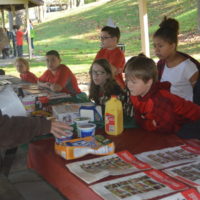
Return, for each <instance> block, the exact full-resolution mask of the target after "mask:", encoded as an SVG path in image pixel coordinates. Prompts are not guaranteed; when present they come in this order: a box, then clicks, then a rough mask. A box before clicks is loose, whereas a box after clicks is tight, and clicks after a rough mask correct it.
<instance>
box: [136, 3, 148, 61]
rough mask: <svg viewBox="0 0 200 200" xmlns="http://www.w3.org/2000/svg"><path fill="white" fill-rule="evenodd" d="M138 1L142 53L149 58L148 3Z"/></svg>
mask: <svg viewBox="0 0 200 200" xmlns="http://www.w3.org/2000/svg"><path fill="white" fill-rule="evenodd" d="M138 1H139V2H138V3H139V17H140V28H141V44H142V52H143V53H144V54H145V55H146V56H148V57H149V56H150V49H149V28H148V15H147V1H146V0H138Z"/></svg>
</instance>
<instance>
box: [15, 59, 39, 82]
mask: <svg viewBox="0 0 200 200" xmlns="http://www.w3.org/2000/svg"><path fill="white" fill-rule="evenodd" d="M14 65H15V66H16V69H17V71H18V72H19V73H20V78H21V79H22V80H23V81H26V82H30V83H37V81H38V78H37V77H36V76H35V74H33V73H32V72H30V71H29V63H28V61H27V60H25V59H24V58H17V59H16V60H15V63H14Z"/></svg>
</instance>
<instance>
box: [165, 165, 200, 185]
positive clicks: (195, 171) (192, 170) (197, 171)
mask: <svg viewBox="0 0 200 200" xmlns="http://www.w3.org/2000/svg"><path fill="white" fill-rule="evenodd" d="M164 172H165V173H167V174H168V175H170V176H173V177H174V178H176V179H178V180H180V181H182V182H184V183H187V184H189V185H191V186H193V187H194V186H195V187H197V188H200V161H196V162H192V163H189V164H185V165H181V166H178V167H173V168H169V169H165V170H164Z"/></svg>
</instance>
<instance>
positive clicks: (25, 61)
mask: <svg viewBox="0 0 200 200" xmlns="http://www.w3.org/2000/svg"><path fill="white" fill-rule="evenodd" d="M17 62H20V63H22V64H24V65H25V66H26V68H27V70H29V62H28V61H27V60H26V59H24V58H16V60H15V62H14V65H16V64H17Z"/></svg>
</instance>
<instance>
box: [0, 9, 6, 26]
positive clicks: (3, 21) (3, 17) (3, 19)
mask: <svg viewBox="0 0 200 200" xmlns="http://www.w3.org/2000/svg"><path fill="white" fill-rule="evenodd" d="M1 16H2V27H3V28H5V16H4V10H3V9H1Z"/></svg>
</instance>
